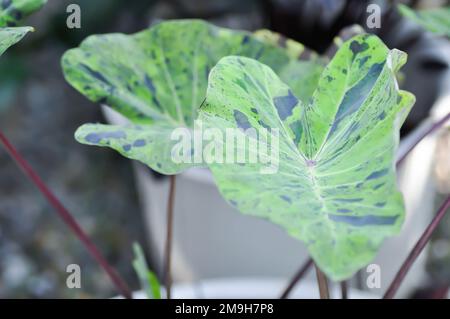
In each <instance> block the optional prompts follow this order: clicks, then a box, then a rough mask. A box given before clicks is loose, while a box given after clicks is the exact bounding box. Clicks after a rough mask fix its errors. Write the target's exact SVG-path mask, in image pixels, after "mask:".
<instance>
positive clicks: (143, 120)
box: [62, 20, 322, 174]
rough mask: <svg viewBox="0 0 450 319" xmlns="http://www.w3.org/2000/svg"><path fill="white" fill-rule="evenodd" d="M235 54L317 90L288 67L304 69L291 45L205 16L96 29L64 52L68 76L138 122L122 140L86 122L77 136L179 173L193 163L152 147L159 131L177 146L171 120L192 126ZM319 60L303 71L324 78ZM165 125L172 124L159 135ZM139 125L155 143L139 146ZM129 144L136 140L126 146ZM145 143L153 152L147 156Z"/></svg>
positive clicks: (295, 86) (297, 87) (86, 91)
mask: <svg viewBox="0 0 450 319" xmlns="http://www.w3.org/2000/svg"><path fill="white" fill-rule="evenodd" d="M230 54H237V55H243V56H247V57H253V58H257V59H258V60H259V61H261V62H263V63H265V64H267V65H269V66H271V67H272V68H273V69H274V70H275V71H276V72H279V73H280V74H282V75H285V74H286V79H287V80H288V81H289V82H292V84H293V89H294V90H296V91H298V92H299V93H301V94H310V92H311V90H305V89H304V88H303V87H302V85H300V83H297V82H295V80H296V79H295V78H294V77H293V76H292V74H290V73H288V72H284V70H285V68H286V67H289V68H291V67H296V68H297V70H300V69H301V66H300V65H296V63H297V62H296V59H294V58H293V57H292V56H290V55H289V54H288V52H287V51H286V50H285V49H284V48H281V47H279V46H277V45H273V44H269V43H266V42H263V41H260V40H258V39H257V38H256V37H255V36H253V35H252V34H251V33H248V32H242V31H233V30H229V29H224V28H219V27H215V26H213V25H211V24H208V23H206V22H203V21H200V20H173V21H168V22H163V23H160V24H157V25H155V26H153V27H152V28H150V29H148V30H145V31H142V32H139V33H137V34H134V35H123V34H108V35H101V36H91V37H89V38H88V39H86V40H85V41H84V42H83V43H82V44H81V46H80V47H79V48H77V49H73V50H70V51H68V52H67V53H66V54H65V55H64V57H63V59H62V66H63V70H64V74H65V76H66V79H67V81H68V82H69V83H70V84H71V85H73V86H74V87H75V88H76V89H77V90H78V91H80V92H81V93H82V94H84V95H86V96H87V97H88V98H89V99H90V100H92V101H94V102H98V103H102V104H106V105H109V106H111V107H112V108H114V109H115V110H117V111H118V112H120V113H121V114H122V115H124V116H125V117H126V118H127V119H128V120H129V121H130V122H131V123H133V124H134V126H133V127H131V128H127V127H124V128H122V131H123V132H124V133H125V135H126V138H123V139H122V140H120V141H117V139H113V140H114V141H113V140H111V139H110V138H109V137H108V136H109V135H108V134H107V132H109V131H111V130H115V129H116V128H111V127H108V126H98V127H95V126H92V125H89V126H83V127H82V128H81V129H80V130H79V131H78V132H77V133H76V138H77V140H78V141H80V142H81V143H85V144H90V145H98V146H109V147H112V148H114V149H116V150H118V151H119V152H121V153H122V154H123V155H124V156H127V157H129V158H131V159H137V160H141V161H143V162H144V163H145V164H147V165H149V166H150V167H151V168H153V169H155V170H156V171H158V172H160V173H163V174H176V173H179V172H180V171H182V170H183V169H185V168H186V166H185V165H179V164H176V163H173V162H172V160H171V158H170V157H168V154H170V153H168V152H166V150H165V149H159V146H156V145H154V147H153V148H152V149H150V145H151V144H152V143H151V141H155V140H156V139H158V141H159V144H160V145H166V146H169V145H171V144H173V142H172V141H171V139H170V135H169V133H170V129H169V128H172V129H174V128H177V127H186V128H189V129H190V128H192V126H193V121H194V119H195V118H196V117H197V111H198V107H199V106H200V104H201V103H202V102H203V100H204V98H205V93H206V86H207V80H208V74H209V71H210V70H211V68H212V67H213V66H214V65H215V64H216V63H217V62H218V61H219V60H220V58H222V57H224V56H227V55H230ZM319 68H320V69H321V68H322V67H321V66H317V68H309V69H308V68H306V69H305V70H304V73H303V74H302V75H303V76H306V75H307V73H308V72H312V74H313V76H312V78H313V79H314V78H315V81H317V80H318V76H317V69H319ZM302 70H303V69H302ZM311 82H314V80H311ZM302 92H306V93H302ZM136 125H138V126H136ZM160 127H162V128H164V129H163V130H162V131H161V132H159V133H158V136H154V135H153V134H154V132H157V131H159V128H160ZM103 130H104V132H105V134H104V135H103V137H102V138H101V139H99V140H97V139H94V140H92V139H90V140H89V139H87V138H86V137H87V136H92V135H91V134H98V133H99V132H100V131H103ZM128 130H130V131H128ZM136 130H143V131H145V133H143V134H144V135H145V138H146V139H147V141H148V143H147V147H148V148H147V149H146V148H140V149H139V150H136V151H135V150H134V148H133V146H132V145H133V143H131V142H133V140H132V139H133V136H134V135H135V133H136ZM164 132H165V133H167V134H165V135H164V134H162V133H164ZM141 135H142V134H141ZM130 136H132V137H131V138H129V137H130ZM93 141H94V142H93ZM124 144H125V145H131V148H128V147H127V148H126V150H124V148H123V146H124ZM166 148H167V147H166ZM141 151H145V152H147V153H148V154H150V152H151V153H152V155H151V156H145V158H144V156H142V154H139V152H141ZM188 166H192V165H188Z"/></svg>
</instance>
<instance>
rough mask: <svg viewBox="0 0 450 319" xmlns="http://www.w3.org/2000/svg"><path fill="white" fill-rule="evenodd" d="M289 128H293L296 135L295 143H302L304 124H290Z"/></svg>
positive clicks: (296, 122)
mask: <svg viewBox="0 0 450 319" xmlns="http://www.w3.org/2000/svg"><path fill="white" fill-rule="evenodd" d="M289 127H290V128H291V130H292V132H294V134H295V138H294V143H295V144H296V145H297V144H298V143H300V139H301V138H302V134H303V126H302V122H300V121H299V120H297V121H295V122H292V123H291V124H289Z"/></svg>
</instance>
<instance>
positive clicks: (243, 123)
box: [233, 110, 252, 130]
mask: <svg viewBox="0 0 450 319" xmlns="http://www.w3.org/2000/svg"><path fill="white" fill-rule="evenodd" d="M233 115H234V119H235V120H236V124H237V126H238V127H239V128H241V129H243V130H246V129H248V128H251V127H252V126H251V125H250V122H249V121H248V118H247V116H245V114H244V113H242V112H241V111H238V110H234V112H233Z"/></svg>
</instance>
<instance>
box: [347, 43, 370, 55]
mask: <svg viewBox="0 0 450 319" xmlns="http://www.w3.org/2000/svg"><path fill="white" fill-rule="evenodd" d="M368 48H369V45H368V44H367V43H366V42H363V43H359V42H358V41H352V43H350V50H352V52H353V55H356V54H358V53H360V52H364V51H366V50H367V49H368Z"/></svg>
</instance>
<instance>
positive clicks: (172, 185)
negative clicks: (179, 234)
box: [164, 175, 176, 299]
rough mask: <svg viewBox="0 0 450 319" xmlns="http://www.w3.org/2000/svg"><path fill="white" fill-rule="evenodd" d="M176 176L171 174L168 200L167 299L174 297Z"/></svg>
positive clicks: (165, 270)
mask: <svg viewBox="0 0 450 319" xmlns="http://www.w3.org/2000/svg"><path fill="white" fill-rule="evenodd" d="M175 186H176V176H175V175H171V176H170V188H169V198H168V202H167V237H166V247H165V250H164V251H165V263H164V268H165V269H164V279H165V286H166V292H167V299H171V297H172V274H171V266H172V242H173V206H174V201H175Z"/></svg>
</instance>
